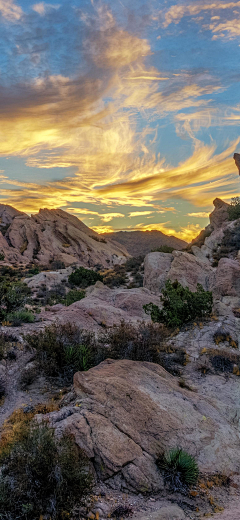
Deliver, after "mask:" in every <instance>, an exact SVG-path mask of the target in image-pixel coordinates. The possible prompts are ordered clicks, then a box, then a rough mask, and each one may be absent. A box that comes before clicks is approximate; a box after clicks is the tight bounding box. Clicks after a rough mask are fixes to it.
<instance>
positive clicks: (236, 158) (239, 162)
mask: <svg viewBox="0 0 240 520" xmlns="http://www.w3.org/2000/svg"><path fill="white" fill-rule="evenodd" d="M233 158H234V161H235V164H236V166H237V169H238V171H239V175H240V154H239V153H234V154H233Z"/></svg>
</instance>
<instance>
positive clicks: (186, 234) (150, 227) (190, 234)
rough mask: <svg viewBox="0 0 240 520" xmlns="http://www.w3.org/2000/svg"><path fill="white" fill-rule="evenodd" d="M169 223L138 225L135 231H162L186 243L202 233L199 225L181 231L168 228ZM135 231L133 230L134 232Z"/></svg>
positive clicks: (188, 226)
mask: <svg viewBox="0 0 240 520" xmlns="http://www.w3.org/2000/svg"><path fill="white" fill-rule="evenodd" d="M168 224H169V222H162V223H158V224H138V225H137V226H135V228H134V229H135V230H138V231H154V230H157V231H161V232H162V233H165V235H168V236H175V237H177V238H180V239H181V240H185V241H186V242H191V240H193V238H195V237H196V236H197V235H198V234H199V233H200V231H201V228H200V226H199V224H196V225H194V224H188V225H187V226H186V227H181V228H180V231H178V230H176V229H174V228H170V227H168ZM134 229H131V231H133V230H134Z"/></svg>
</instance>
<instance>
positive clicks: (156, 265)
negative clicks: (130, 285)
mask: <svg viewBox="0 0 240 520" xmlns="http://www.w3.org/2000/svg"><path fill="white" fill-rule="evenodd" d="M173 258H174V257H173V255H171V254H169V253H157V252H156V253H149V254H148V255H147V256H146V257H145V259H144V283H143V285H144V287H146V288H147V289H149V290H150V291H152V292H153V293H155V294H158V293H159V292H161V290H162V288H163V287H164V285H165V283H166V280H167V279H168V273H169V271H170V268H171V263H172V261H173Z"/></svg>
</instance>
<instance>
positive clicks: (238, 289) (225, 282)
mask: <svg viewBox="0 0 240 520" xmlns="http://www.w3.org/2000/svg"><path fill="white" fill-rule="evenodd" d="M213 292H214V295H215V297H223V296H238V297H239V298H240V261H239V260H233V259H231V258H221V259H220V260H219V263H218V267H217V270H216V279H215V283H214V286H213Z"/></svg>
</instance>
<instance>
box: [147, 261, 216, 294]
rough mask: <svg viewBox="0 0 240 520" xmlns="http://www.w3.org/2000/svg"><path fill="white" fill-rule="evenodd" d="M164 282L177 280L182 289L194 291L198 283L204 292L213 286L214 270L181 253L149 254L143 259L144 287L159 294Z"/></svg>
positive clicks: (204, 263)
mask: <svg viewBox="0 0 240 520" xmlns="http://www.w3.org/2000/svg"><path fill="white" fill-rule="evenodd" d="M166 280H171V281H172V282H174V281H175V280H178V281H179V282H180V283H181V284H182V285H183V286H184V287H189V289H190V290H191V291H196V289H197V284H198V283H200V284H201V285H202V286H203V288H204V289H205V290H209V288H210V287H211V286H212V285H213V281H214V270H213V268H212V267H211V266H210V265H208V264H207V262H206V261H205V260H204V261H202V260H201V259H200V258H196V257H195V256H194V255H191V254H189V253H185V252H182V251H174V252H173V254H172V255H170V254H166V253H149V254H148V255H147V257H146V258H145V273H144V287H146V288H147V289H149V290H151V291H154V292H155V293H157V292H161V289H162V288H163V286H164V284H165V282H166Z"/></svg>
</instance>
